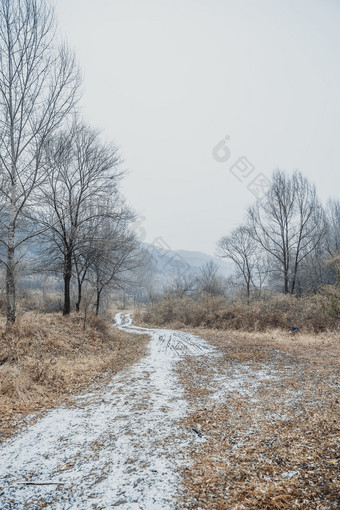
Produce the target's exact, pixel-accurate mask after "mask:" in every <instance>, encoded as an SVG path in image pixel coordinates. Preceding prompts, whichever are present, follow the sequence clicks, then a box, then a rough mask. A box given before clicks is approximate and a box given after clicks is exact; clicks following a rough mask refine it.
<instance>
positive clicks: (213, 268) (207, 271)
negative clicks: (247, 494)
mask: <svg viewBox="0 0 340 510" xmlns="http://www.w3.org/2000/svg"><path fill="white" fill-rule="evenodd" d="M197 290H198V292H204V293H207V294H211V295H212V296H223V295H224V293H225V280H224V278H223V277H222V276H221V275H220V274H219V273H218V266H217V264H215V262H213V261H210V262H207V263H206V264H204V266H202V267H200V272H199V275H198V276H197Z"/></svg>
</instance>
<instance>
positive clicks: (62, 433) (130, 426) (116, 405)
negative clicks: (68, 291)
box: [0, 314, 213, 510]
mask: <svg viewBox="0 0 340 510" xmlns="http://www.w3.org/2000/svg"><path fill="white" fill-rule="evenodd" d="M115 324H116V326H117V327H118V328H120V329H123V330H126V331H129V332H134V333H136V334H146V333H148V334H150V337H151V340H150V343H149V347H148V353H147V355H146V357H145V358H143V359H142V360H141V361H140V362H139V363H137V364H136V365H134V366H133V367H130V368H129V369H127V370H124V371H123V372H121V373H119V374H117V375H116V376H115V377H114V378H113V379H112V381H111V382H110V384H109V385H108V386H107V387H106V388H105V389H104V390H103V389H101V390H99V389H98V390H95V391H92V392H90V393H87V394H85V395H81V396H79V397H77V398H76V399H75V406H73V407H71V408H67V407H61V408H59V409H55V410H53V411H51V412H49V413H48V414H47V415H46V416H45V417H44V418H42V419H41V420H40V421H39V422H38V423H36V424H35V425H33V426H32V427H30V428H28V429H27V430H25V431H23V432H22V433H21V434H20V435H19V436H17V437H15V438H12V439H10V440H8V441H7V442H5V443H4V444H3V445H2V446H1V449H0V458H1V462H0V503H1V505H0V507H1V509H2V510H7V509H14V508H15V509H18V510H20V509H24V508H25V509H27V508H31V509H32V508H34V509H36V508H40V506H39V505H40V502H45V503H46V504H47V505H48V507H49V508H55V509H73V508H74V509H76V508H79V509H84V510H85V509H93V508H96V509H106V508H113V507H116V506H117V507H119V508H122V509H124V510H139V509H143V510H144V509H145V510H146V509H147V510H153V509H154V510H156V509H157V510H161V509H162V510H163V509H165V508H166V509H167V510H170V509H173V508H176V500H177V498H178V497H179V496H180V476H179V471H180V469H181V467H182V466H183V465H185V464H186V463H187V455H186V449H187V446H188V445H189V444H190V443H191V442H192V441H193V440H195V439H196V438H194V437H193V436H192V433H191V431H190V432H189V431H188V430H185V429H183V428H182V427H181V426H180V425H178V421H179V420H180V419H181V418H183V417H185V416H186V415H187V413H188V412H189V409H188V405H187V402H186V401H185V399H184V392H183V389H182V387H181V386H180V384H179V382H178V379H177V374H176V363H177V361H178V360H180V359H183V357H185V356H196V355H211V354H212V352H213V348H212V347H210V346H209V344H207V343H206V342H205V341H204V340H202V339H201V338H199V337H196V336H194V335H190V334H187V333H184V332H180V331H171V330H157V329H150V330H149V329H147V328H138V327H135V326H133V325H132V320H131V318H130V316H127V315H123V314H117V316H116V318H115ZM23 482H30V483H46V484H47V485H27V484H24V483H23ZM50 483H53V485H49V484H50Z"/></svg>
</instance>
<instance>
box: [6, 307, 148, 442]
mask: <svg viewBox="0 0 340 510" xmlns="http://www.w3.org/2000/svg"><path fill="white" fill-rule="evenodd" d="M111 322H112V321H111V320H109V319H95V318H91V319H89V322H88V327H87V329H86V331H84V330H83V320H82V317H81V316H78V315H71V316H70V317H62V316H61V315H60V314H57V313H53V314H43V313H38V312H26V313H24V314H23V315H22V316H21V317H20V318H19V319H18V321H17V323H16V324H15V326H14V327H13V328H12V329H11V331H7V332H6V331H5V321H4V319H1V322H0V397H1V401H0V440H4V439H5V438H6V437H8V436H9V435H10V434H11V433H12V432H13V430H14V429H15V426H16V425H17V424H18V423H19V422H20V423H21V422H22V419H23V418H24V417H25V416H26V415H27V414H29V413H31V412H34V411H38V410H41V409H45V408H50V407H52V406H54V405H58V404H60V403H61V402H63V401H65V399H67V398H68V397H69V396H72V394H74V393H76V392H79V391H81V390H82V389H83V388H85V387H86V386H88V385H90V384H91V383H93V382H94V381H97V380H98V379H100V378H102V377H103V376H104V375H107V376H108V377H109V376H112V375H113V374H115V373H117V372H118V371H119V370H121V369H123V368H124V367H126V366H127V365H130V364H132V363H134V362H135V361H137V360H138V359H139V358H140V357H141V356H142V355H144V353H145V351H146V345H147V342H148V337H142V336H140V335H130V334H128V333H125V332H122V331H118V330H116V329H114V328H113V327H112V326H111Z"/></svg>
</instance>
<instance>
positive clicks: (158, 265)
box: [143, 240, 234, 285]
mask: <svg viewBox="0 0 340 510" xmlns="http://www.w3.org/2000/svg"><path fill="white" fill-rule="evenodd" d="M143 247H144V248H145V249H146V250H147V251H148V253H149V254H150V256H151V260H152V265H153V270H154V272H155V273H156V277H157V280H158V282H159V284H161V285H162V284H164V283H166V282H168V281H171V280H172V279H173V278H174V277H175V276H176V275H177V274H182V275H183V274H197V273H199V269H200V267H202V266H204V265H205V264H207V263H208V262H214V263H215V264H216V265H217V267H218V271H219V273H220V275H221V276H224V277H225V278H228V277H229V276H231V275H232V274H233V272H234V271H233V266H232V264H231V263H228V262H226V261H224V260H222V259H219V258H217V257H213V256H211V255H207V254H206V253H202V252H200V251H189V250H171V249H170V248H169V247H168V246H166V245H165V243H163V242H162V241H161V240H160V242H159V243H155V244H148V243H143Z"/></svg>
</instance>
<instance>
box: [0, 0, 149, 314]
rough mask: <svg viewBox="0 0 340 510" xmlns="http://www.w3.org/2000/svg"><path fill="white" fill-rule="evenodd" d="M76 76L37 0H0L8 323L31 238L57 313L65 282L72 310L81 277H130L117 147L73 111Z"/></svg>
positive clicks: (131, 246)
mask: <svg viewBox="0 0 340 510" xmlns="http://www.w3.org/2000/svg"><path fill="white" fill-rule="evenodd" d="M80 89H81V76H80V72H79V69H78V66H77V63H76V61H75V57H74V55H73V54H72V53H71V52H70V50H69V49H68V47H67V44H65V43H62V42H58V36H57V26H56V22H55V16H54V11H53V9H52V8H51V6H50V4H49V3H47V2H45V1H44V0H0V209H1V210H0V213H1V214H0V243H1V253H0V255H1V262H2V266H3V268H4V272H5V282H6V315H7V323H8V324H12V323H14V322H15V320H16V315H17V313H16V294H17V285H18V276H19V270H21V271H22V267H25V266H23V263H22V257H23V254H24V248H25V246H27V245H28V244H29V245H31V243H33V242H35V243H36V244H37V243H38V246H39V249H38V252H39V254H38V256H37V258H36V259H35V260H34V266H35V267H34V268H33V269H32V267H31V269H30V271H31V272H32V270H33V271H35V272H36V273H41V272H46V273H47V274H60V275H61V276H62V279H63V285H64V304H63V313H64V314H66V315H67V314H69V313H70V311H71V298H70V292H71V290H70V289H71V287H70V285H71V279H72V278H74V279H75V281H76V282H77V303H76V307H77V309H78V310H79V307H80V303H81V300H82V289H83V285H84V282H88V283H89V284H90V285H91V288H93V289H94V290H95V297H96V311H97V313H98V310H99V306H100V299H101V296H102V294H103V292H104V291H105V290H107V289H108V288H110V287H112V286H119V285H123V283H124V282H126V281H127V280H129V279H132V278H133V276H132V274H133V272H134V271H135V270H136V268H137V267H139V266H140V264H141V262H142V252H141V250H140V247H139V244H138V242H137V239H136V237H135V235H134V234H133V233H131V232H130V231H129V229H128V227H129V225H130V224H131V222H133V221H134V213H133V211H132V210H131V209H130V208H129V207H128V206H127V205H126V203H125V202H124V200H123V198H122V196H121V195H120V193H119V183H120V181H121V179H122V177H123V175H124V172H123V171H122V170H121V165H120V163H121V161H120V156H119V153H118V149H117V147H116V146H115V145H114V144H111V143H104V142H103V141H102V139H101V137H100V134H99V132H98V131H96V130H95V129H93V128H92V127H91V126H89V125H87V124H86V123H85V122H84V121H83V120H82V119H81V116H80V113H79V100H80V98H81V92H80Z"/></svg>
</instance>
